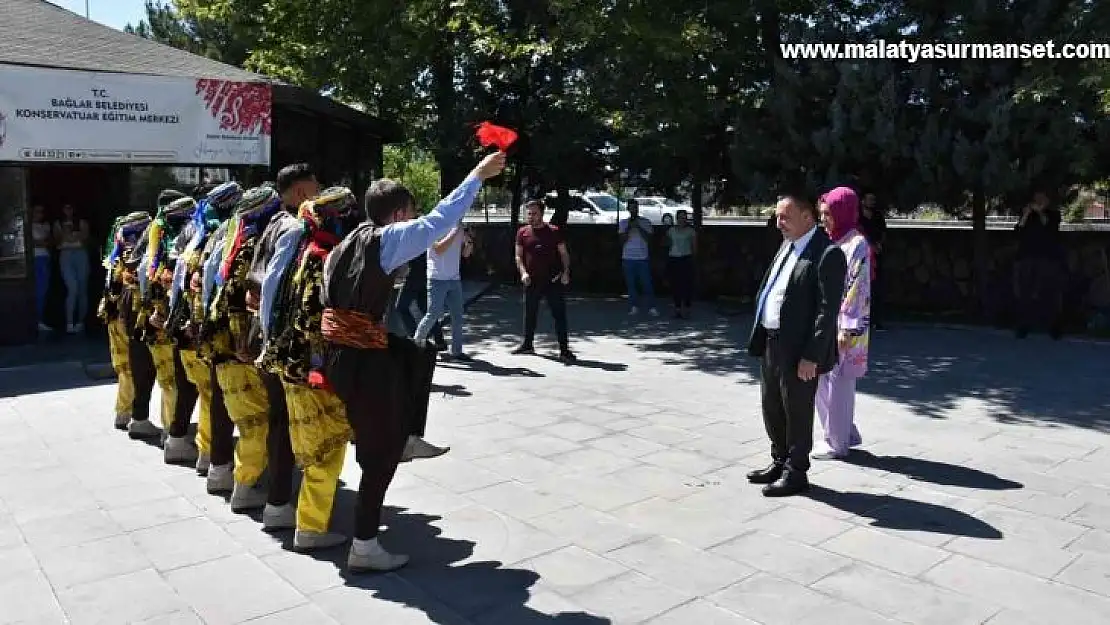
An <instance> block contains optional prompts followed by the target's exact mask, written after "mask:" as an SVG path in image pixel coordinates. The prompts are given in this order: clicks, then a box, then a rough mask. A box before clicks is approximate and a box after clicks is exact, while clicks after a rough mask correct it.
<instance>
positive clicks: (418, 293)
mask: <svg viewBox="0 0 1110 625" xmlns="http://www.w3.org/2000/svg"><path fill="white" fill-rule="evenodd" d="M413 303H415V304H416V309H417V310H419V311H420V313H421V316H423V315H426V314H428V289H427V285H425V288H423V289H413V288H408V287H407V286H406V287H404V288H402V289H401V292H400V294H398V295H397V304H396V306H395V307H394V308H395V309H396V310H395V311H394V312H395V313H396V314H398V315H400V316H401V325H403V326H405V333H406V334H408V335H409V336H410V337H411V336H413V335H415V334H416V326H417V324H418V323H419V322H418V320H417V319H416V318H415V317H413V316H412V304H413ZM429 335H430V336H431V337H432V340H433V341H435V343H436V345H443V344H445V343H446V342H447V341H446V340H445V339H444V338H443V324H442V323H441V322H440V320H439V319H436V324H435V325H434V326H432V331H431V332H429Z"/></svg>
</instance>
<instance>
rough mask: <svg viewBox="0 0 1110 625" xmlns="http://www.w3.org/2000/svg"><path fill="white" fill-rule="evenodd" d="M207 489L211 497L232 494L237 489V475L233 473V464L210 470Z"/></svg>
mask: <svg viewBox="0 0 1110 625" xmlns="http://www.w3.org/2000/svg"><path fill="white" fill-rule="evenodd" d="M206 487H207V488H208V494H209V495H216V494H219V493H229V492H231V490H232V489H234V488H235V475H234V474H233V473H232V472H231V463H230V462H229V463H227V464H214V465H212V466H211V468H209V469H208V482H207V484H206Z"/></svg>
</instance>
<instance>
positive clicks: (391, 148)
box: [382, 143, 440, 213]
mask: <svg viewBox="0 0 1110 625" xmlns="http://www.w3.org/2000/svg"><path fill="white" fill-rule="evenodd" d="M382 156H383V165H384V168H385V177H386V178H391V179H393V180H396V181H397V182H400V183H401V184H403V185H405V186H406V187H408V189H409V191H412V194H413V195H414V196H416V204H417V208H418V210H419V211H420V212H421V213H427V212H428V211H430V210H431V209H432V208H434V207H435V205H436V202H438V201H439V187H440V174H439V166H438V165H437V164H436V161H435V159H434V158H432V156H431V155H430V154H428V152H427V151H426V150H422V149H420V148H418V147H416V145H414V144H412V143H406V144H402V145H387V146H386V147H385V150H384V154H383V155H382Z"/></svg>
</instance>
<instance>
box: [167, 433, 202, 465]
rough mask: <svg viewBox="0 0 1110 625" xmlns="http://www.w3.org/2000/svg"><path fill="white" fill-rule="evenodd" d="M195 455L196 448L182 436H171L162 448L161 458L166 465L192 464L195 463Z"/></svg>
mask: <svg viewBox="0 0 1110 625" xmlns="http://www.w3.org/2000/svg"><path fill="white" fill-rule="evenodd" d="M197 455H198V452H197V448H196V447H193V444H192V443H191V442H189V439H188V438H186V437H184V436H171V437H169V438H167V439H166V444H165V445H163V447H162V458H163V460H165V462H166V464H181V463H190V464H192V463H194V462H196V461H197Z"/></svg>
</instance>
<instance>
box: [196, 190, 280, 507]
mask: <svg viewBox="0 0 1110 625" xmlns="http://www.w3.org/2000/svg"><path fill="white" fill-rule="evenodd" d="M279 210H281V198H280V197H279V196H278V194H277V192H276V191H274V190H273V189H271V188H269V187H257V188H254V189H251V190H250V191H248V192H246V193H245V194H244V195H243V198H242V199H241V200H240V201H239V204H238V205H237V206H236V208H235V214H234V216H233V217H232V218H231V220H230V221H229V222H228V226H227V234H226V236H225V238H224V241H223V246H222V250H221V252H222V253H221V256H220V258H219V259H218V265H215V263H213V265H212V266H215V267H216V269H215V271H216V272H217V274H216V276H215V282H216V285H215V287H214V292H213V295H212V298H211V304H210V305H209V308H208V311H207V319H206V327H207V330H206V334H208V335H210V336H211V337H212V341H211V346H212V361H213V363H214V364H215V366H216V378H217V380H218V381H219V384H220V388H221V390H222V391H223V396H224V402H225V403H226V406H227V411H228V416H229V417H230V418H231V420H232V422H234V423H235V425H236V426H238V428H239V442H238V444H237V445H236V447H235V483H236V484H237V485H239V484H241V485H244V486H248V487H249V486H253V485H254V484H255V483H256V482H257V481H258V478H259V477H261V476H262V472H263V471H264V470H265V469H266V463H267V448H266V444H267V443H266V441H267V435H268V433H269V410H270V401H269V395H268V393H267V389H266V386H265V384H264V383H263V380H262V376H261V372H260V371H259V369H258V367H256V366H255V364H254V355H253V354H252V349H251V339H252V336H253V333H252V330H253V325H254V323H253V322H254V318H255V314H254V312H253V311H251V310H250V309H249V307H248V302H247V295H248V291H249V285H248V281H247V274H248V273H249V271H250V267H251V263H252V261H253V259H254V252H255V247H256V245H257V243H258V238H259V236H260V235H261V234H262V232H263V231H264V230H265V229H266V226H267V225H268V224H269V222H270V220H271V219H272V218H273V217H274V215H275V214H276V213H277V212H278V211H279Z"/></svg>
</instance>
